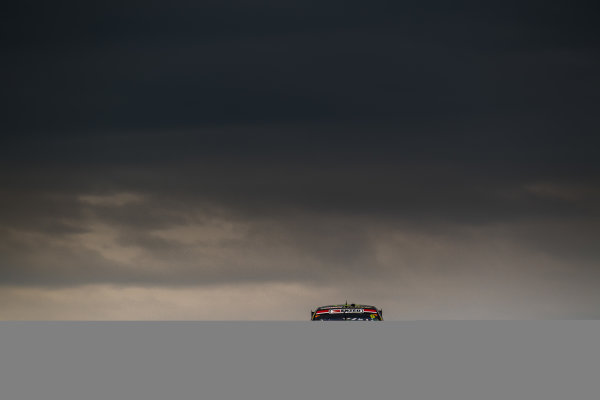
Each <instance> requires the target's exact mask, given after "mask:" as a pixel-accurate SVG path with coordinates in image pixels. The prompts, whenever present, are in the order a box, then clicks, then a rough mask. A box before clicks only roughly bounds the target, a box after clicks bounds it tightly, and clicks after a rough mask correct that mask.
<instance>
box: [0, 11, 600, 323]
mask: <svg viewBox="0 0 600 400" xmlns="http://www.w3.org/2000/svg"><path fill="white" fill-rule="evenodd" d="M593 15H594V14H593V13H592V12H590V10H587V9H586V8H585V7H583V6H581V5H575V4H568V3H566V2H565V3H564V4H557V3H554V5H552V6H551V5H548V4H542V3H541V2H540V3H537V2H531V1H529V2H527V1H526V2H519V3H518V4H517V3H515V4H510V3H507V2H503V3H496V4H481V3H477V4H468V3H467V2H460V1H459V2H447V1H429V2H416V1H415V2H401V3H398V2H383V3H378V4H368V3H365V2H353V1H343V2H335V1H334V2H325V3H323V2H309V1H303V2H300V1H288V2H275V1H259V2H249V1H248V2H246V1H241V0H240V1H230V2H220V1H219V2H217V1H209V2H206V1H204V2H200V3H198V2H192V1H175V2H170V3H169V4H168V5H167V3H160V2H154V1H150V2H144V3H143V4H142V3H138V2H134V1H120V2H110V1H106V2H98V3H97V4H95V3H94V4H90V3H89V2H88V3H85V2H83V3H82V2H60V4H57V3H48V2H18V3H15V4H13V5H11V7H10V8H9V10H8V12H7V13H6V14H5V16H4V17H3V18H4V19H5V20H4V21H3V23H2V27H1V28H0V29H2V33H3V35H2V37H3V38H2V42H1V44H2V46H3V47H2V49H3V56H4V57H3V63H2V64H1V65H0V74H1V76H2V79H3V90H2V91H1V92H0V102H1V105H2V108H3V118H2V119H1V121H0V129H1V130H2V133H3V135H2V137H1V138H0V166H1V170H0V185H1V187H2V191H3V193H2V196H0V249H1V250H2V251H1V252H0V274H1V275H0V286H2V287H8V288H10V287H11V286H20V287H27V286H38V287H41V286H48V287H51V288H55V287H64V286H80V285H85V284H115V285H122V286H127V285H149V286H151V285H158V286H165V287H170V286H173V287H177V288H181V287H182V286H185V285H191V286H194V285H198V286H204V287H206V286H210V285H213V286H214V285H223V284H237V285H240V284H244V283H252V284H262V283H281V282H284V283H285V284H294V283H300V284H302V285H307V286H312V287H316V286H319V285H322V287H327V285H333V286H331V287H334V286H335V285H336V284H337V283H336V282H343V285H344V286H345V287H348V288H350V287H352V288H353V289H352V290H353V291H354V293H364V294H366V293H367V292H369V291H370V293H369V294H370V295H373V293H375V292H377V293H378V295H380V296H381V298H382V299H383V300H385V299H386V298H391V297H393V296H396V293H397V292H398V290H399V289H402V290H405V291H407V292H408V293H412V294H411V296H414V297H413V299H419V300H415V301H423V302H424V303H423V304H432V303H428V301H430V299H428V298H427V295H426V296H425V297H419V296H420V294H419V293H417V292H420V291H421V290H425V292H427V291H428V290H429V292H428V293H430V294H429V295H430V296H432V297H435V296H440V297H442V298H444V297H445V296H446V297H447V298H448V299H454V300H456V301H457V303H455V304H462V303H461V302H464V303H469V302H472V301H471V300H472V299H471V298H469V296H474V297H473V298H477V299H481V303H482V304H486V303H485V301H486V299H487V300H489V301H490V302H491V303H493V301H500V302H501V301H504V300H506V299H507V298H509V297H510V298H511V300H510V301H509V302H508V303H502V304H504V305H503V306H502V307H508V308H510V307H513V309H514V307H515V305H514V304H512V303H510V302H515V303H518V302H519V301H521V300H527V299H532V298H534V299H538V300H539V301H538V302H537V303H540V304H541V303H544V301H542V300H540V299H544V300H548V299H552V295H553V294H555V296H556V297H555V299H554V301H555V302H557V304H558V303H560V302H562V305H563V308H560V309H553V310H551V311H547V310H546V311H541V310H540V309H537V311H538V312H540V313H541V314H539V315H545V316H548V315H550V316H567V317H568V316H574V315H575V316H580V317H584V318H585V317H590V316H597V311H596V310H597V304H600V300H598V298H597V297H598V296H597V295H596V294H595V293H596V292H598V291H597V290H596V289H597V288H598V285H599V282H600V276H599V275H598V265H599V264H598V263H599V262H600V254H599V253H598V250H597V246H596V242H597V240H596V239H597V237H598V236H599V235H600V228H599V223H598V221H599V217H600V214H599V212H600V209H599V208H598V204H599V202H598V200H599V196H600V191H599V189H598V181H599V179H600V176H599V175H600V162H599V161H598V160H599V159H598V157H597V149H598V146H599V145H600V141H599V139H598V135H597V132H598V130H599V128H600V120H599V118H600V117H599V116H598V115H599V114H598V113H597V110H598V106H599V105H600V97H599V95H598V93H600V75H599V74H598V71H600V53H599V52H598V46H599V45H600V43H599V35H598V32H597V28H596V21H595V20H594V18H593ZM361 285H366V286H361ZM368 285H373V287H376V288H377V290H372V289H367V288H369V287H371V286H368ZM411 288H412V289H411ZM414 288H419V290H416V289H414ZM486 288H489V293H491V294H490V296H491V297H486V296H487V294H486V293H487V292H486V290H487V289H486ZM411 290H413V291H412V292H411ZM578 290H579V291H580V292H579V294H580V296H579V297H578V299H574V297H577V296H576V294H577V293H578ZM484 292H486V293H484ZM307 293H308V292H307ZM535 293H540V295H539V296H540V297H536V295H535ZM305 294H306V293H305ZM513 295H515V296H514V297H513ZM7 296H8V295H7ZM32 296H34V295H32ZM386 296H388V297H386ZM461 296H462V297H461ZM544 296H545V297H544ZM394 298H395V299H397V298H396V297H394ZM467 298H469V299H467ZM409 299H410V298H409ZM424 299H425V300H424ZM465 299H467V300H469V301H467V300H465ZM502 299H504V300H502ZM515 299H519V300H515ZM383 300H382V301H383ZM395 301H396V300H395ZM398 301H399V300H398ZM491 303H490V304H491ZM532 303H536V302H535V301H533V302H532ZM394 304H396V303H394ZM433 304H435V302H434V303H433ZM463 305H465V304H463ZM457 307H458V306H457ZM502 307H500V309H503V308H502ZM467 308H468V307H467ZM416 309H420V308H418V307H417V308H416ZM424 309H425V310H426V306H425V308H424ZM420 310H422V309H420ZM481 313H482V314H475V315H489V314H486V313H485V310H484V311H481ZM9 315H12V314H9ZM435 315H438V316H439V315H441V313H438V314H435ZM457 315H459V317H460V315H461V314H460V312H458V314H457ZM503 315H512V314H510V313H508V314H503ZM530 315H536V314H535V312H534V311H532V314H530Z"/></svg>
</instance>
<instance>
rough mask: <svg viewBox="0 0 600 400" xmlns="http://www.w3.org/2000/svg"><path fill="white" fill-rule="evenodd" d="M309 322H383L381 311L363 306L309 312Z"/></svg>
mask: <svg viewBox="0 0 600 400" xmlns="http://www.w3.org/2000/svg"><path fill="white" fill-rule="evenodd" d="M310 320H311V321H383V311H382V310H381V309H377V308H376V307H375V306H368V305H365V304H354V303H352V304H348V303H346V304H338V305H331V306H323V307H319V308H317V309H316V310H315V311H311V312H310Z"/></svg>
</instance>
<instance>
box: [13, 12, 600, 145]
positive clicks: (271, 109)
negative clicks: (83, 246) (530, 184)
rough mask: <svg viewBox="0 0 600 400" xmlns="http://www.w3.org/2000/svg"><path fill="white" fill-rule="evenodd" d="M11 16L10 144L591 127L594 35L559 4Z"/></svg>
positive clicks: (585, 18) (580, 18)
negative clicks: (529, 124)
mask: <svg viewBox="0 0 600 400" xmlns="http://www.w3.org/2000/svg"><path fill="white" fill-rule="evenodd" d="M18 8H19V9H18V10H16V11H14V13H13V14H12V15H11V14H9V15H11V17H10V18H9V19H8V21H7V25H6V26H5V28H4V29H5V31H6V35H5V37H6V39H5V43H6V45H7V46H6V47H7V52H6V56H7V57H6V58H7V63H6V65H5V66H4V72H3V74H4V75H5V76H6V77H7V81H8V82H7V83H8V87H7V90H5V91H4V95H3V96H4V103H5V108H6V109H7V110H9V111H10V113H8V115H9V118H8V119H6V120H5V121H4V124H5V129H6V130H8V131H17V132H26V131H36V132H42V133H43V132H48V131H51V132H54V133H56V132H60V133H64V132H65V131H71V132H78V133H79V134H81V133H82V131H84V132H88V131H89V130H94V129H98V128H102V129H105V130H113V129H115V128H116V129H127V128H129V129H136V128H146V129H147V128H152V129H159V128H165V127H167V128H170V127H189V126H197V125H199V124H200V125H202V124H206V123H223V122H226V123H231V122H256V121H258V122H277V121H293V122H300V121H314V120H317V121H322V120H326V121H334V122H335V121H347V120H350V121H354V120H364V119H367V120H374V119H375V120H380V119H389V118H392V117H393V118H396V119H398V118H400V120H401V123H400V125H399V127H400V128H402V127H404V126H405V121H406V120H408V121H412V120H416V121H417V122H418V121H423V120H426V121H427V120H432V119H433V120H435V121H438V122H446V121H448V120H449V119H450V120H452V119H459V120H464V119H468V120H471V119H472V118H473V116H476V115H480V114H484V115H486V114H492V115H491V118H498V119H506V118H507V117H508V119H512V120H513V121H514V122H515V123H519V122H520V121H522V118H525V119H527V118H531V117H532V114H533V116H535V117H537V118H540V117H544V118H545V119H548V118H550V119H552V120H559V121H560V115H558V116H554V115H553V114H554V113H555V112H557V111H560V112H567V113H569V115H571V114H572V113H576V112H579V113H580V114H584V113H585V111H589V109H590V107H591V106H590V101H589V100H590V97H592V98H595V99H596V100H597V97H596V96H597V90H595V88H597V87H598V79H597V75H596V74H595V73H594V71H595V70H596V69H597V67H598V55H597V52H595V51H594V50H593V49H594V45H595V44H596V39H597V38H596V36H595V35H593V34H592V33H593V31H591V27H592V26H593V25H591V21H589V20H588V19H589V17H588V16H587V15H586V13H585V10H584V9H581V8H579V9H578V11H577V12H574V10H575V7H568V8H566V9H565V6H564V5H563V7H561V8H558V9H555V8H549V7H541V6H539V5H537V4H535V3H525V4H523V3H521V4H519V6H518V7H512V6H510V5H496V6H490V5H486V6H485V7H482V6H481V5H478V6H473V5H470V4H466V3H460V2H458V3H457V2H453V3H452V4H447V2H430V3H428V4H427V3H426V4H423V3H420V2H419V3H417V2H414V3H403V4H402V5H398V4H396V5H393V4H380V5H375V6H372V5H366V4H364V3H359V2H332V3H327V4H323V3H318V4H316V3H311V2H288V3H285V5H283V4H275V3H272V2H265V3H260V4H250V3H247V2H233V3H226V4H225V3H224V4H217V3H214V2H213V3H204V2H203V3H202V5H198V4H193V3H190V2H175V3H174V4H169V5H168V6H166V5H164V4H157V6H156V7H151V6H149V5H148V4H145V5H144V6H143V7H142V6H140V5H139V4H138V3H135V2H125V3H124V4H121V3H119V5H114V4H113V5H111V4H102V5H100V4H98V5H88V4H78V3H75V4H73V3H64V4H63V5H62V6H58V5H55V4H52V5H49V4H45V3H44V5H37V4H36V5H34V6H31V7H26V6H19V7H18ZM574 74H575V76H573V75H574ZM567 98H568V99H569V100H568V101H565V100H566V99H567ZM582 107H583V108H585V110H582ZM582 111H583V112H582ZM484 118H485V117H484ZM515 119H516V121H515ZM534 119H535V118H534Z"/></svg>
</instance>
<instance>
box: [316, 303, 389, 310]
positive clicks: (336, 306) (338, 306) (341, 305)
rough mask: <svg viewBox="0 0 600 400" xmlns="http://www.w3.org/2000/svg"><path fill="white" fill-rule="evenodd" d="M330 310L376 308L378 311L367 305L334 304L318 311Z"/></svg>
mask: <svg viewBox="0 0 600 400" xmlns="http://www.w3.org/2000/svg"><path fill="white" fill-rule="evenodd" d="M330 308H375V309H377V307H375V306H371V305H367V304H355V303H352V304H332V305H329V306H321V307H318V308H317V310H327V309H330Z"/></svg>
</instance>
